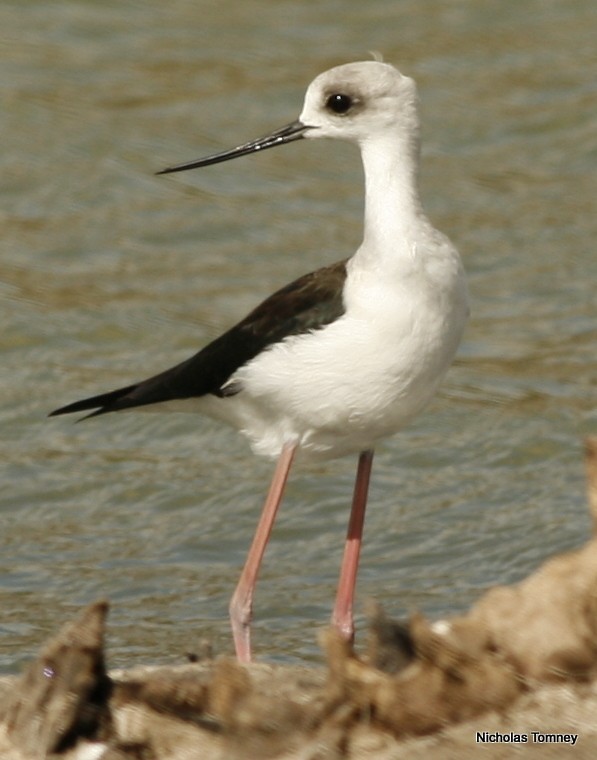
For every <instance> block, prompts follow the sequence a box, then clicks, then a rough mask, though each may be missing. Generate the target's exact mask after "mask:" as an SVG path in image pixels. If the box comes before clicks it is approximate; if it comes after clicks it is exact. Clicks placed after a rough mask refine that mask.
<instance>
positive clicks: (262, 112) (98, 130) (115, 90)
mask: <svg viewBox="0 0 597 760" xmlns="http://www.w3.org/2000/svg"><path fill="white" fill-rule="evenodd" d="M0 30H1V31H0V55H1V59H0V60H1V65H0V86H1V92H0V98H1V123H2V149H1V151H0V220H1V225H2V239H1V242H0V319H1V325H2V330H1V354H0V356H1V363H0V377H1V386H2V395H1V402H0V417H1V420H0V467H1V481H0V482H1V491H0V671H1V672H14V671H16V670H18V669H19V668H20V667H21V666H22V663H23V661H24V660H26V659H28V658H29V657H30V656H31V654H32V653H33V652H34V651H35V650H36V649H37V647H38V646H39V645H40V644H41V642H42V641H43V640H44V639H45V638H46V637H47V636H48V635H50V634H51V633H52V632H53V631H54V630H55V629H56V628H57V627H58V626H59V625H60V624H62V622H63V621H65V619H67V618H69V617H71V616H73V615H74V614H75V612H76V611H77V610H78V609H79V607H80V606H81V605H83V604H85V603H87V602H90V601H92V600H95V599H97V598H99V597H108V598H109V599H110V601H111V602H112V604H113V608H112V612H111V617H110V626H109V637H108V660H109V664H110V665H111V666H116V665H119V666H123V665H132V664H136V663H140V662H176V661H182V659H183V656H184V653H185V652H187V651H193V650H195V649H196V648H197V646H198V642H199V641H200V640H201V639H203V638H207V639H210V640H212V641H213V642H214V646H215V649H216V651H217V652H222V653H227V652H230V651H231V650H232V647H231V640H230V635H229V631H228V619H227V606H228V600H229V597H230V595H231V594H232V591H233V589H234V586H235V584H236V581H237V577H238V574H239V571H240V568H241V565H242V563H243V561H244V558H245V554H246V551H247V549H248V546H249V543H250V540H251V537H252V533H253V530H254V528H255V524H256V520H257V516H258V514H259V511H260V509H261V504H262V500H263V498H264V496H265V492H266V489H267V486H268V484H269V478H270V476H271V472H272V465H271V463H269V462H267V461H263V460H258V459H256V458H255V457H254V456H253V454H251V452H250V451H249V448H248V445H247V444H246V442H245V441H244V440H243V439H241V438H240V436H238V434H236V433H235V432H234V431H232V430H229V429H227V428H224V427H222V426H221V425H219V424H217V423H215V422H212V421H210V420H209V419H204V418H202V417H199V416H196V417H195V416H190V415H187V416H185V415H157V414H155V415H143V414H137V415H135V414H130V415H115V416H107V417H104V418H101V419H98V420H92V421H89V422H86V423H84V424H81V425H75V424H73V420H72V418H59V419H52V420H48V419H47V417H46V415H47V414H48V412H50V411H51V410H52V409H54V408H56V407H57V406H59V405H62V404H65V403H67V402H70V401H74V400H76V399H79V398H82V397H84V396H86V395H91V394H95V393H97V392H100V391H105V390H110V389H112V388H114V387H117V386H119V385H121V384H128V383H130V382H132V381H135V380H140V379H142V378H144V377H145V376H147V375H149V374H153V373H154V372H157V371H159V370H162V369H165V368H166V367H169V366H171V365H172V364H174V363H175V362H177V361H179V360H182V359H184V358H186V357H187V356H189V355H191V354H192V353H194V352H195V351H196V350H197V349H198V348H199V347H200V346H202V345H203V344H204V343H205V342H207V341H209V340H210V339H212V338H213V337H215V336H216V335H217V334H218V333H219V332H220V331H221V330H223V329H225V328H227V327H229V326H230V325H232V324H233V323H234V322H235V321H237V320H238V319H239V318H241V317H243V316H244V315H245V313H246V312H247V311H248V310H249V309H250V308H252V307H253V306H254V305H256V304H257V303H258V302H259V301H260V300H262V299H263V298H264V297H265V296H267V295H268V294H269V293H270V292H271V291H272V290H274V289H275V288H277V287H279V286H281V285H283V284H285V283H286V282H288V281H289V280H291V279H293V278H295V277H297V276H299V275H301V274H303V273H305V272H307V271H310V270H312V269H315V268H317V267H319V266H321V265H324V264H328V263H331V262H333V261H335V260H337V259H339V258H343V257H345V256H347V255H349V254H350V253H352V252H353V251H354V250H355V249H356V247H357V246H358V244H359V243H360V237H361V232H362V203H363V188H362V171H361V166H360V161H359V156H358V151H357V150H356V149H355V148H354V146H350V145H345V144H337V143H324V142H318V141H316V142H309V141H304V142H302V143H297V144H295V145H292V146H288V147H286V148H284V149H283V150H280V151H271V152H266V153H265V154H263V155H260V156H252V157H250V158H245V159H242V160H239V161H235V162H232V163H230V164H224V165H221V166H216V167H211V168H208V169H204V170H201V171H196V172H191V173H188V174H184V175H180V176H174V177H156V176H154V172H155V171H156V170H158V169H160V168H163V167H164V166H167V165H171V164H173V163H176V162H180V161H184V160H190V159H192V158H196V157H198V156H200V155H204V154H206V153H210V152H213V151H216V150H220V149H223V148H228V147H232V146H234V145H237V144H239V143H240V142H244V141H245V140H248V139H250V138H253V137H257V136H259V135H261V134H264V133H265V132H267V131H269V130H270V129H272V128H275V127H278V126H281V125H283V124H285V123H287V122H289V121H291V120H293V119H295V118H297V116H298V114H299V112H300V110H301V106H302V99H303V94H304V90H305V88H306V86H307V85H308V84H309V82H310V81H311V80H312V79H313V78H314V77H315V76H316V75H317V74H318V73H319V72H321V71H323V70H325V69H327V68H329V67H331V66H335V65H338V64H341V63H346V62H348V61H353V60H360V59H368V58H370V57H371V53H370V51H377V52H379V53H381V54H382V55H383V56H384V59H385V60H386V61H388V62H390V63H393V64H395V65H397V66H398V67H399V68H400V69H401V70H402V71H404V73H407V74H409V75H411V76H413V77H414V78H415V79H416V80H417V82H418V85H419V91H420V96H421V113H422V120H423V135H422V136H423V156H422V158H423V164H422V172H421V182H422V194H423V198H424V202H425V205H426V208H427V210H428V212H429V215H430V216H431V218H432V220H433V221H434V223H435V225H436V226H437V227H439V228H440V229H441V230H442V231H444V232H446V233H447V234H448V235H449V236H450V237H451V238H452V240H453V241H454V242H455V244H456V245H457V246H458V248H459V249H460V251H461V253H462V255H463V258H464V261H465V266H466V269H467V272H468V276H469V282H470V290H471V296H472V319H471V323H470V327H469V329H468V331H467V334H466V337H465V341H464V343H463V346H462V349H461V351H460V353H459V357H458V360H457V362H456V364H455V366H454V368H453V369H452V370H451V372H450V374H449V375H448V379H447V381H446V382H445V384H444V386H443V389H442V392H441V395H440V396H439V398H438V399H437V400H436V401H435V402H434V403H433V405H432V406H431V407H430V408H429V409H428V411H427V412H426V413H425V414H424V415H423V416H421V417H420V418H419V419H418V420H417V421H416V422H415V423H414V424H412V425H411V426H410V427H409V428H408V429H407V430H404V431H403V432H402V433H401V434H399V435H398V436H396V437H395V438H393V439H391V440H388V441H387V442H385V443H384V444H383V445H381V446H380V447H379V449H378V452H377V458H376V462H375V464H374V474H373V482H372V489H371V495H370V507H369V512H368V517H367V526H366V540H365V547H364V552H363V557H362V570H361V574H360V580H359V587H358V599H357V612H358V624H359V628H360V629H361V631H362V628H363V625H364V623H363V614H362V613H363V606H364V602H365V601H366V600H367V599H369V598H375V599H378V600H379V601H380V602H381V603H382V604H383V605H384V606H385V607H386V609H387V611H388V612H389V613H390V614H392V615H395V616H405V615H408V614H409V613H410V612H412V611H413V610H415V609H418V610H421V611H423V612H424V613H425V614H427V615H429V616H431V617H438V616H441V615H445V614H451V613H455V612H458V611H461V610H464V609H465V608H466V607H467V606H468V605H470V604H471V603H472V602H474V600H475V599H477V598H478V597H479V596H480V594H481V593H482V592H483V590H484V589H485V588H487V587H488V586H490V585H492V584H495V583H511V582H515V581H516V580H518V579H520V578H522V577H524V576H525V575H527V574H528V573H529V572H531V571H532V570H533V569H534V568H536V567H537V566H538V565H539V564H540V563H541V562H542V561H543V560H544V559H545V558H547V557H548V556H550V555H552V554H554V553H556V552H562V551H564V550H567V549H571V548H573V547H575V546H578V545H580V544H582V543H583V542H584V541H585V540H586V539H587V537H588V534H589V530H590V529H589V518H588V514H587V509H586V505H585V494H584V488H585V484H584V480H583V478H584V473H583V464H582V437H583V435H585V434H587V433H595V431H596V429H597V425H596V422H597V420H596V416H597V415H596V412H595V380H596V351H595V348H596V341H595V335H596V333H595V326H596V323H595V305H596V303H595V274H596V263H595V262H596V259H595V242H594V241H595V237H596V232H597V214H596V213H595V205H594V204H595V200H594V199H595V185H594V176H595V169H596V164H597V159H596V151H595V116H596V107H595V105H596V102H597V100H596V98H595V89H596V85H595V69H594V52H595V50H594V42H595V38H596V35H597V6H596V5H595V3H594V0H527V2H524V3H516V2H503V1H501V0H481V1H480V2H466V1H465V0H430V1H428V2H426V3H420V2H417V1H416V0H369V1H368V2H367V3H362V2H360V1H359V2H357V1H356V0H342V2H341V1H340V0H320V1H319V2H317V3H312V2H297V1H296V0H282V1H281V2H276V3H273V2H268V1H267V0H247V2H244V3H239V2H232V1H231V0H217V1H216V0H203V1H202V0H195V1H192V0H171V2H169V3H163V2H159V0H145V1H144V2H141V0H138V1H133V0H118V2H116V1H115V0H109V1H106V0H101V1H100V0H55V1H54V2H52V3H49V2H36V1H35V0H28V2H26V3H22V2H16V0H15V1H13V2H10V1H9V0H5V1H4V2H3V3H2V4H1V5H0ZM354 468H355V462H354V461H353V459H342V460H338V461H335V462H327V463H321V464H320V465H315V466H311V467H308V468H307V467H305V468H297V469H296V471H295V472H294V474H293V476H292V477H291V482H290V484H289V487H288V491H287V498H286V501H285V503H284V506H283V509H282V511H281V514H280V516H279V520H278V523H277V526H276V528H275V531H274V535H273V538H272V542H271V544H270V547H269V549H268V552H267V555H266V559H265V564H264V568H263V571H262V574H261V578H260V583H259V586H258V591H257V595H256V600H255V627H254V644H255V651H256V654H257V656H258V657H263V658H266V659H268V660H270V661H286V662H297V661H317V660H319V658H320V653H319V648H318V645H317V641H316V633H317V630H318V628H320V627H321V626H324V625H325V624H327V621H328V619H329V614H330V610H331V605H332V601H333V596H334V589H335V584H336V581H337V573H338V568H339V563H340V557H341V551H342V543H343V540H344V534H345V529H346V522H347V519H348V509H349V503H350V493H351V489H352V481H353V476H354ZM360 639H361V641H362V639H363V635H362V633H361V636H360Z"/></svg>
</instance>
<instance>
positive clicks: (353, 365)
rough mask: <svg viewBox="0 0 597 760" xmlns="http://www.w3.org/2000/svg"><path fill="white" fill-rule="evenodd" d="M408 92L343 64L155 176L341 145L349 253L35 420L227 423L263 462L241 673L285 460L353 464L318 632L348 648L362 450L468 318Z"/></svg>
mask: <svg viewBox="0 0 597 760" xmlns="http://www.w3.org/2000/svg"><path fill="white" fill-rule="evenodd" d="M418 110H419V109H418V94H417V87H416V84H415V82H414V80H413V79H412V78H411V77H409V76H406V75H405V74H402V73H401V72H400V71H399V70H398V69H397V68H395V67H394V66H393V65H391V64H389V63H384V62H380V61H358V62H354V63H346V64H342V65H339V66H336V67H334V68H332V69H329V70H327V71H324V72H323V73H321V74H319V75H318V76H317V77H316V78H315V79H314V80H313V81H312V82H311V84H310V85H309V86H308V88H307V91H306V94H305V99H304V105H303V108H302V111H301V113H300V115H299V118H298V119H297V120H295V121H293V122H291V123H289V124H287V125H286V126H284V127H282V128H280V129H276V130H274V131H272V132H270V133H268V134H267V135H265V136H264V137H260V138H258V139H256V140H251V141H250V142H246V143H243V144H241V145H239V146H238V147H236V148H233V149H231V150H224V151H221V152H218V153H215V154H211V155H208V156H206V157H204V158H200V159H198V160H194V161H189V162H186V163H182V164H177V165H175V166H170V167H168V168H166V169H163V170H161V171H160V172H157V174H171V173H175V172H183V171H188V170H190V169H196V168H199V167H206V166H209V165H211V164H217V163H220V162H223V161H228V160H231V159H235V158H239V157H241V156H246V155H249V154H252V153H258V152H261V151H263V150H267V149H271V148H274V147H278V146H282V145H286V144H287V143H291V142H296V141H299V140H301V141H303V140H304V141H307V142H308V141H310V140H317V139H323V138H332V139H338V140H346V141H349V142H351V143H355V144H356V145H357V146H358V147H359V148H360V154H361V159H362V164H363V170H364V180H365V202H364V228H363V239H362V243H361V245H360V246H359V247H358V249H357V250H356V252H355V253H354V254H353V255H352V256H351V257H350V258H347V259H343V260H341V261H338V262H336V263H333V264H329V265H326V266H323V267H322V268H320V269H318V270H316V271H313V272H310V273H308V274H305V275H303V276H301V277H299V278H298V279H296V280H295V281H293V282H291V283H290V284H288V285H286V286H285V287H282V288H281V289H279V290H277V291H276V292H275V293H274V294H273V295H271V296H270V297H269V298H267V299H266V300H264V301H263V302H262V303H260V304H259V305H258V306H257V307H256V308H254V309H253V310H252V311H251V312H250V313H249V314H248V315H247V316H246V317H245V318H244V319H242V320H241V321H240V322H238V323H237V324H236V325H234V326H233V327H231V328H230V329H228V330H227V331H226V332H224V333H223V334H222V335H220V337H218V338H216V339H215V340H213V341H212V342H211V343H209V344H208V345H206V346H205V347H204V348H202V349H201V350H200V351H199V352H198V353H196V354H194V355H193V356H191V357H190V358H189V359H187V360H186V361H183V362H181V363H179V364H177V365H176V366H173V367H171V368H170V369H166V370H165V371H162V372H159V373H158V374H155V375H153V376H151V377H149V378H148V379H146V380H142V381H140V382H135V383H133V384H131V385H128V386H126V387H124V388H118V389H117V390H113V391H110V392H108V393H102V394H100V395H96V396H93V397H91V398H86V399H83V400H81V401H76V402H75V403H71V404H68V405H66V406H63V407H61V408H59V409H56V410H55V411H53V412H52V413H51V415H50V416H55V415H62V414H69V413H74V412H85V411H87V412H89V411H90V413H89V414H87V415H86V416H85V417H83V418H82V419H87V418H89V417H95V416H98V415H103V414H106V413H108V412H118V411H123V410H132V409H138V408H141V407H155V409H159V408H160V405H161V408H162V409H164V410H165V411H195V412H199V413H202V414H206V415H208V416H211V417H213V418H216V419H217V420H219V421H222V422H224V423H227V424H229V425H232V426H233V427H234V428H236V429H237V430H238V431H240V432H241V433H242V434H243V435H244V436H245V437H246V438H248V440H249V443H250V445H251V448H252V449H253V451H254V452H255V453H256V454H259V455H264V456H266V457H269V458H271V459H274V460H276V465H275V469H274V474H273V478H272V481H271V485H270V488H269V491H268V493H267V496H266V499H265V503H264V506H263V510H262V513H261V516H260V518H259V521H258V524H257V528H256V532H255V535H254V538H253V541H252V544H251V546H250V549H249V552H248V555H247V559H246V562H245V565H244V567H243V569H242V572H241V575H240V579H239V581H238V585H237V586H236V589H235V591H234V594H233V596H232V599H231V602H230V606H229V616H230V623H231V627H232V636H233V641H234V647H235V652H236V657H237V660H238V662H240V663H249V662H251V660H252V647H251V629H250V624H251V620H252V617H253V596H254V591H255V585H256V582H257V577H258V574H259V570H260V567H261V564H262V560H263V556H264V553H265V549H266V546H267V543H268V540H269V538H270V534H271V531H272V527H273V524H274V520H275V518H276V515H277V513H278V509H279V506H280V503H281V501H282V498H283V495H284V490H285V486H286V482H287V479H288V475H289V472H290V469H291V466H292V464H293V462H294V461H295V459H301V460H303V461H309V460H321V459H323V458H336V457H341V456H346V455H357V470H356V478H355V484H354V491H353V496H352V503H351V508H350V517H349V523H348V530H347V534H346V541H345V544H344V552H343V557H342V561H341V567H340V574H339V582H338V588H337V592H336V597H335V602H334V605H333V611H332V624H333V626H335V628H336V629H337V630H338V631H339V632H340V634H341V635H342V636H343V637H344V638H345V639H347V640H350V641H352V640H353V638H354V631H355V628H354V614H353V606H354V598H355V585H356V579H357V571H358V564H359V556H360V551H361V546H362V540H363V527H364V518H365V509H366V506H367V499H368V490H369V481H370V477H371V469H372V463H373V453H374V448H375V446H376V445H377V443H378V442H379V441H380V440H382V439H384V438H386V437H388V436H390V435H393V434H395V433H396V432H398V431H399V430H400V429H401V428H403V427H404V426H405V425H406V424H408V423H409V422H410V421H411V420H412V419H413V418H414V417H415V416H416V415H418V414H419V413H420V412H421V411H422V410H423V408H424V407H425V406H427V404H428V403H429V402H430V401H431V399H432V398H433V397H434V395H435V394H436V391H437V389H438V386H439V385H440V383H441V381H442V379H443V378H444V375H445V374H446V372H447V370H448V368H449V366H450V365H451V363H452V361H453V358H454V356H455V353H456V351H457V348H458V345H459V343H460V341H461V337H462V334H463V331H464V328H465V325H466V323H467V319H468V315H469V305H468V304H469V299H468V292H467V284H466V277H465V274H464V270H463V265H462V262H461V259H460V256H459V254H458V251H457V250H456V248H455V247H454V246H453V244H452V243H451V242H450V240H449V239H448V238H447V237H446V236H445V235H444V234H443V233H441V232H439V231H438V230H436V229H435V228H434V227H433V225H432V223H431V222H430V220H429V219H428V217H427V216H426V215H425V213H424V211H423V207H422V204H421V200H420V194H419V188H418V166H419V153H420V139H419V131H420V126H419V115H418Z"/></svg>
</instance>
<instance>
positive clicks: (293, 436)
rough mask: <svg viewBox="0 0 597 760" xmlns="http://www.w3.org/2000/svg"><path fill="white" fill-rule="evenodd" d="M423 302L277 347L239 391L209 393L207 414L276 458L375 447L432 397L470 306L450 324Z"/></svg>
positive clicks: (255, 364)
mask: <svg viewBox="0 0 597 760" xmlns="http://www.w3.org/2000/svg"><path fill="white" fill-rule="evenodd" d="M412 306H413V304H411V307H412ZM416 306H417V308H408V305H406V307H405V305H404V303H403V304H402V305H401V310H400V312H398V313H396V314H393V315H391V316H392V319H389V320H387V321H386V320H384V321H380V320H379V319H376V320H374V321H371V320H369V319H367V318H363V317H362V316H361V317H360V318H358V317H355V316H349V315H348V314H345V315H344V316H343V317H341V318H340V319H339V320H337V321H336V322H334V323H333V324H331V325H328V326H327V327H325V328H323V329H321V330H319V331H317V332H315V333H308V334H304V335H300V336H294V337H292V338H289V339H287V340H286V341H284V342H283V343H279V344H276V345H275V346H273V347H272V348H270V349H269V350H267V351H265V352H263V353H262V354H260V355H259V356H257V357H256V358H255V359H253V360H252V361H251V362H249V363H248V364H246V365H245V366H244V367H241V368H240V369H239V370H238V371H237V372H236V373H235V374H234V376H233V378H232V379H231V380H232V381H233V382H238V383H240V385H241V386H242V390H241V391H240V392H239V393H238V394H237V395H235V396H230V397H227V398H216V397H215V396H209V397H203V398H201V399H199V402H200V410H201V411H202V412H204V413H207V414H210V415H212V416H215V417H217V418H219V419H223V420H225V421H227V422H229V423H231V424H232V425H234V426H235V427H237V428H239V429H240V430H241V431H242V432H243V433H244V434H245V435H246V436H247V437H248V438H249V440H250V442H251V445H252V447H253V449H254V450H255V451H256V452H257V453H260V454H264V455H267V456H271V457H275V456H278V454H279V453H280V449H281V447H282V446H283V445H284V443H287V442H291V441H292V442H297V443H298V444H299V446H300V451H301V452H302V454H303V456H305V455H306V456H309V455H315V456H317V457H318V458H320V457H322V456H323V457H337V456H342V455H344V454H348V453H352V452H359V451H363V450H365V449H368V448H371V447H372V446H373V445H374V444H375V442H376V441H377V440H378V439H380V438H383V437H386V436H388V435H391V434H392V433H395V432H396V431H397V430H399V429H400V428H401V427H403V426H404V425H405V424H406V423H407V422H409V421H410V420H411V419H412V418H413V417H414V416H415V415H417V414H418V413H419V412H420V411H421V410H422V409H423V407H425V406H426V404H427V403H428V402H429V401H430V400H431V398H432V397H433V395H434V394H435V392H436V390H437V387H438V385H439V383H440V382H441V380H442V378H443V376H444V374H445V372H446V370H447V369H448V367H449V365H450V363H451V361H452V359H453V356H454V353H455V351H456V348H457V346H458V343H459V341H460V337H461V334H462V330H463V327H464V324H465V321H466V313H465V311H466V309H465V305H464V306H463V307H462V308H461V309H460V311H461V312H462V313H456V314H449V315H448V318H447V319H446V314H445V313H444V314H440V313H439V311H438V313H437V314H434V313H433V310H431V311H426V312H425V313H424V318H421V309H420V304H417V305H416ZM387 316H388V315H387V314H386V317H387Z"/></svg>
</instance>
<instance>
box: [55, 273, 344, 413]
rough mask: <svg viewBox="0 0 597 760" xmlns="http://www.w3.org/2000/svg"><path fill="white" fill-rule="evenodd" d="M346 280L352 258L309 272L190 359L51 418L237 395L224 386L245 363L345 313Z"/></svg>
mask: <svg viewBox="0 0 597 760" xmlns="http://www.w3.org/2000/svg"><path fill="white" fill-rule="evenodd" d="M345 280H346V261H339V262H337V263H336V264H332V265H331V266H328V267H324V268H322V269H319V270H317V271H316V272H311V273H310V274H306V275H304V276H303V277H300V278H299V279H298V280H295V281H294V282H291V283H290V284H289V285H286V286H285V287H284V288H281V289H280V290H278V291H276V292H275V293H274V294H273V295H271V296H270V297H269V298H267V299H266V300H265V301H263V303H261V304H260V305H259V306H257V307H256V308H255V309H253V311H252V312H251V313H250V314H248V315H247V316H246V317H245V318H244V319H243V320H242V321H241V322H239V323H238V324H236V325H235V326H234V327H232V328H231V329H230V330H228V331H227V332H225V333H224V334H223V335H221V336H220V337H219V338H216V339H215V340H214V341H213V342H212V343H209V344H208V345H207V346H205V348H203V349H201V351H199V352H198V353H197V354H195V355H194V356H192V357H191V358H190V359H187V360H186V361H184V362H182V363H181V364H177V365H176V366H175V367H171V368H170V369H167V370H165V371H164V372H161V373H160V374H158V375H154V376H153V377H150V378H148V379H147V380H143V381H142V382H140V383H136V384H134V385H129V386H127V387H126V388H120V389H118V390H115V391H110V392H109V393H103V394H100V395H99V396H93V397H91V398H87V399H83V400H82V401H75V402H74V403H73V404H68V405H67V406H63V407H61V408H60V409H56V410H55V411H53V412H52V413H51V414H50V417H53V416H55V415H59V414H70V413H72V412H82V411H87V410H89V409H95V410H96V411H94V412H92V413H91V414H89V415H87V417H95V416H97V415H99V414H106V413H107V412H116V411H119V410H121V409H129V408H132V407H135V406H146V405H148V404H157V403H160V402H162V401H170V400H173V399H184V398H191V397H195V396H203V395H205V394H207V393H213V394H215V395H218V396H225V395H232V394H233V393H235V392H237V391H238V390H239V389H233V388H229V389H224V390H222V387H223V386H224V385H225V384H226V381H227V380H228V379H229V378H230V376H231V375H232V374H234V372H235V371H236V370H237V369H238V368H239V367H241V366H242V365H243V364H246V363H247V362H248V361H250V360H251V359H253V358H254V357H255V356H257V354H259V353H260V352H261V351H263V350H264V349H266V348H267V347H268V346H270V345H272V344H274V343H277V342H279V341H281V340H283V339H284V338H286V337H288V336H291V335H299V334H301V333H304V332H308V331H310V330H316V329H318V328H320V327H324V326H325V325H327V324H329V323H330V322H333V321H334V320H336V319H338V317H340V316H341V315H342V314H343V313H344V302H343V299H342V292H343V287H344V282H345ZM84 419H86V418H84Z"/></svg>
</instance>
